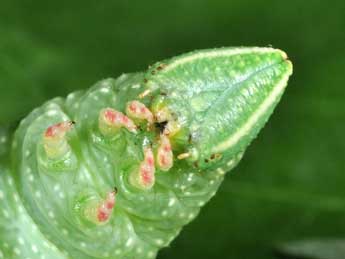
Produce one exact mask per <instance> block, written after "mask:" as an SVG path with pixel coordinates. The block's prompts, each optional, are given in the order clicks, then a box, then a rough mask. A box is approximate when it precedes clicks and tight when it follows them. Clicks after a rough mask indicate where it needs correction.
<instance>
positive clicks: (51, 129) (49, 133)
mask: <svg viewBox="0 0 345 259" xmlns="http://www.w3.org/2000/svg"><path fill="white" fill-rule="evenodd" d="M53 135H54V126H50V127H49V128H48V129H47V130H46V133H45V136H46V137H53Z"/></svg>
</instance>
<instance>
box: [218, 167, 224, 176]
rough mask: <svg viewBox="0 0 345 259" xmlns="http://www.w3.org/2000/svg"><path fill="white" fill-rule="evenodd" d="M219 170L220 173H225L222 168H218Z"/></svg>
mask: <svg viewBox="0 0 345 259" xmlns="http://www.w3.org/2000/svg"><path fill="white" fill-rule="evenodd" d="M217 172H218V174H220V175H224V174H225V171H224V170H223V169H222V168H217Z"/></svg>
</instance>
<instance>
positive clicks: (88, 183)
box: [13, 48, 292, 258]
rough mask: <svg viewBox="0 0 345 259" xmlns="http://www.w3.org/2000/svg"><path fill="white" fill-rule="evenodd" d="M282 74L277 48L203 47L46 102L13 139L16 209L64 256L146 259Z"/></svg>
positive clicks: (244, 140) (227, 157) (177, 225)
mask: <svg viewBox="0 0 345 259" xmlns="http://www.w3.org/2000/svg"><path fill="white" fill-rule="evenodd" d="M291 72H292V66H291V63H290V61H288V60H287V58H286V55H285V54H284V53H283V52H282V51H280V50H274V49H271V48H224V49H215V50H205V51H197V52H192V53H189V54H186V55H182V56H179V57H176V58H173V59H170V60H166V61H163V62H159V63H157V64H155V65H153V66H152V67H151V68H150V69H149V70H148V71H147V72H145V73H136V74H127V75H122V76H120V77H119V78H117V79H116V80H114V79H106V80H103V81H100V82H99V83H97V84H96V85H95V86H93V87H92V88H91V89H89V90H88V91H86V92H76V93H72V94H70V95H69V96H67V98H66V99H62V98H56V99H53V100H51V101H49V102H47V103H46V104H44V105H43V106H41V107H39V108H37V109H36V110H34V111H33V112H32V113H31V114H30V115H29V116H28V117H27V118H26V119H24V120H23V121H22V122H21V125H20V127H19V129H18V130H17V133H16V136H15V140H14V142H13V158H14V159H13V161H15V163H13V169H14V172H15V178H16V183H17V188H18V190H19V193H20V195H21V198H22V200H23V203H24V205H25V207H26V209H27V210H28V212H29V214H30V216H31V217H32V218H33V220H34V222H35V223H36V224H37V226H38V228H39V230H40V231H41V232H43V233H44V234H45V235H46V236H47V237H48V239H50V241H51V242H54V243H55V244H56V246H57V247H58V248H59V249H61V250H63V251H65V252H66V253H68V254H69V256H71V257H73V258H154V257H155V255H156V253H157V251H158V250H159V249H160V248H161V247H164V246H167V245H168V244H169V243H170V242H171V241H172V240H173V239H174V238H175V237H176V235H177V234H178V233H179V231H180V230H181V228H182V227H183V226H184V225H185V224H187V223H188V222H190V221H191V220H192V219H193V218H195V216H196V215H197V214H198V212H199V210H200V208H201V207H202V206H203V205H204V204H205V203H206V202H207V201H208V200H209V199H210V198H211V197H212V196H213V195H214V194H215V192H216V190H217V189H218V187H219V185H220V183H221V182H222V180H223V178H224V174H225V172H227V171H229V170H230V169H232V168H233V167H234V166H235V165H236V164H237V163H238V161H239V160H240V158H241V156H242V154H243V152H244V150H245V148H246V147H247V145H248V144H249V143H250V141H251V140H252V139H253V138H254V137H255V136H256V134H257V133H258V131H259V130H260V129H261V128H262V127H263V125H264V124H265V122H266V120H267V119H268V117H269V116H270V114H271V113H272V111H273V109H274V107H275V105H276V104H277V102H278V101H279V98H280V97H281V95H282V93H283V90H284V88H285V86H286V83H287V79H288V77H289V75H290V74H291ZM72 122H75V123H72Z"/></svg>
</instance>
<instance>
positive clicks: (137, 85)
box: [132, 84, 140, 89]
mask: <svg viewBox="0 0 345 259" xmlns="http://www.w3.org/2000/svg"><path fill="white" fill-rule="evenodd" d="M132 88H133V89H137V88H140V84H135V85H132Z"/></svg>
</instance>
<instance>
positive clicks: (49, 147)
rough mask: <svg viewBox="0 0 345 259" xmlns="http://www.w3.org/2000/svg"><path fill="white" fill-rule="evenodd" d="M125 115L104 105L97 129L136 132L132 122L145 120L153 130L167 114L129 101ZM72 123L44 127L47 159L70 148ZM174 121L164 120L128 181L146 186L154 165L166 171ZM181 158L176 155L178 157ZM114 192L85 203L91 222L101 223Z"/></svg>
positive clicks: (107, 215)
mask: <svg viewBox="0 0 345 259" xmlns="http://www.w3.org/2000/svg"><path fill="white" fill-rule="evenodd" d="M126 114H127V115H125V114H123V113H122V112H120V111H117V110H115V109H112V108H109V107H108V108H104V109H102V110H101V111H100V113H99V118H98V127H99V131H100V132H101V133H102V134H103V135H104V136H105V137H111V136H112V135H115V134H117V133H118V131H119V130H120V129H121V128H125V129H126V130H128V131H129V132H131V133H133V134H136V133H137V130H138V125H136V124H135V121H139V122H143V121H145V122H146V123H147V130H149V131H150V130H153V125H154V122H155V121H157V122H163V121H165V120H168V119H169V117H168V116H167V114H169V113H168V112H167V110H165V109H164V110H163V111H161V110H160V111H158V112H157V113H156V114H153V113H152V112H151V111H150V109H149V108H148V107H146V106H145V104H143V103H142V102H140V101H137V100H135V101H130V102H128V103H127V106H126ZM75 123H76V122H74V121H63V122H59V123H57V124H54V125H52V126H50V127H48V128H47V129H46V131H45V132H44V134H43V144H44V149H45V152H46V155H47V157H48V158H49V159H53V160H54V159H59V158H61V157H62V156H64V155H65V154H66V153H68V152H69V151H70V146H69V145H68V141H67V136H66V134H67V133H68V131H70V130H72V129H73V126H74V124H75ZM176 129H179V127H178V126H176V122H171V121H167V122H166V127H165V128H164V129H163V130H162V132H161V133H160V136H159V142H158V147H157V149H156V150H153V148H152V145H151V144H147V145H145V146H144V147H143V153H144V159H143V161H142V162H141V163H140V166H139V168H138V171H135V172H132V174H131V176H130V182H131V184H133V186H136V187H138V188H140V189H150V188H152V187H153V185H154V183H155V170H156V169H155V168H156V166H157V167H158V168H159V169H160V170H161V171H169V169H170V168H171V167H172V166H173V152H172V147H171V143H170V139H169V136H171V135H173V133H176V131H177V130H176ZM181 157H184V155H183V154H182V155H179V156H178V158H181ZM116 192H117V191H110V192H109V193H108V194H107V197H106V198H105V199H104V201H101V202H99V204H93V205H92V206H85V212H84V215H86V218H88V219H89V220H90V221H92V222H97V221H98V222H100V223H104V222H106V221H107V220H108V219H109V218H110V215H111V213H112V211H113V207H114V205H115V195H116Z"/></svg>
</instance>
